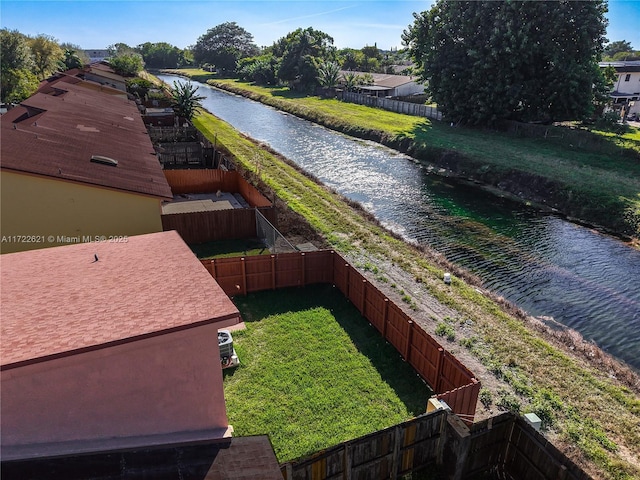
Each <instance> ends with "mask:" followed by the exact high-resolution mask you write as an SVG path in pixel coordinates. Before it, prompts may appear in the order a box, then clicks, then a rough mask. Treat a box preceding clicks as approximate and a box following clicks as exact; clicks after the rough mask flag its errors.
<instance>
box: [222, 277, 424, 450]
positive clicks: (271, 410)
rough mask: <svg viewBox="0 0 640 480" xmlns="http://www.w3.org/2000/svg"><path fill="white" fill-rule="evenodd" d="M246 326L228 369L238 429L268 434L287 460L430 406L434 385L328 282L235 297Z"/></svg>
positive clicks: (231, 405)
mask: <svg viewBox="0 0 640 480" xmlns="http://www.w3.org/2000/svg"><path fill="white" fill-rule="evenodd" d="M234 301H235V303H236V305H237V306H238V308H239V310H240V312H241V313H242V318H243V319H244V320H245V322H246V324H247V328H246V330H244V331H240V332H235V333H234V334H233V335H234V337H233V338H234V347H235V349H236V352H237V353H238V356H239V358H240V362H241V364H240V366H239V367H238V368H237V369H236V370H225V380H224V390H225V399H226V404H227V411H228V415H229V423H230V424H231V425H233V427H234V431H235V434H236V435H242V436H245V435H258V434H264V433H268V434H269V437H270V439H271V443H272V444H273V448H274V450H275V452H276V456H277V458H278V460H279V461H280V462H285V461H289V460H293V459H295V458H299V457H301V456H305V455H310V454H312V453H315V452H317V451H319V450H321V449H323V448H328V447H331V446H333V445H336V444H338V443H341V442H344V441H347V440H351V439H353V438H357V437H359V436H361V435H366V434H368V433H372V432H375V431H377V430H381V429H383V428H387V427H390V426H392V425H396V424H398V423H401V422H403V421H405V420H408V419H410V418H413V417H415V416H417V415H419V414H421V413H423V412H424V410H425V407H426V401H427V398H429V396H430V394H431V393H430V390H429V388H428V387H427V386H426V385H425V384H424V383H423V382H422V381H421V380H420V378H419V377H417V376H416V373H415V371H414V370H413V368H411V367H410V366H409V365H408V364H407V363H405V362H403V361H402V360H401V358H400V355H399V354H398V352H397V351H395V349H394V348H393V347H392V346H391V345H389V344H388V343H386V342H385V341H384V339H383V338H382V337H381V336H380V334H379V333H378V331H377V330H376V329H374V328H372V327H371V326H370V325H369V324H368V323H367V322H366V321H364V320H363V319H362V317H361V315H360V313H359V312H358V310H357V309H356V308H355V307H354V306H353V305H351V304H350V303H349V302H348V301H347V300H346V299H345V298H344V296H343V295H342V294H341V293H340V292H338V291H337V289H335V288H334V287H332V286H330V285H320V286H314V287H307V288H305V289H304V290H300V289H286V290H280V291H272V292H260V293H257V294H250V295H248V296H246V297H236V298H235V300H234Z"/></svg>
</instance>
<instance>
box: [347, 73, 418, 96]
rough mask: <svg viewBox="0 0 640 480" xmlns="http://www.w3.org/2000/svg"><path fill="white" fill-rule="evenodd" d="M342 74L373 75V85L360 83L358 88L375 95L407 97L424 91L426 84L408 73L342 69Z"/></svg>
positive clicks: (362, 91)
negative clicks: (395, 73) (394, 73)
mask: <svg viewBox="0 0 640 480" xmlns="http://www.w3.org/2000/svg"><path fill="white" fill-rule="evenodd" d="M340 73H341V74H342V75H345V74H348V73H355V74H356V75H371V76H372V77H373V85H360V86H358V90H359V91H360V92H361V93H365V94H367V95H371V96H374V97H406V96H409V95H415V94H420V93H424V89H425V86H424V85H423V84H421V83H418V82H417V78H416V77H411V76H407V75H391V74H388V73H366V72H352V71H341V72H340Z"/></svg>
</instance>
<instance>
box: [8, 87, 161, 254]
mask: <svg viewBox="0 0 640 480" xmlns="http://www.w3.org/2000/svg"><path fill="white" fill-rule="evenodd" d="M0 124H1V133H2V145H1V147H0V148H1V156H2V163H1V164H0V182H1V215H2V237H3V241H2V252H3V253H6V252H15V251H22V250H29V249H34V248H43V247H51V246H55V245H64V244H68V243H80V242H82V241H86V240H88V239H91V238H93V237H96V236H110V235H138V234H143V233H151V232H159V231H162V221H161V204H162V202H163V201H164V200H170V199H171V198H172V193H171V189H170V188H169V185H168V183H167V181H166V179H165V177H164V174H163V172H162V167H161V165H160V162H159V161H158V158H157V156H156V155H155V151H154V148H153V144H152V143H151V140H150V139H149V136H148V135H147V131H146V128H145V126H144V124H143V122H142V119H141V117H140V113H139V111H138V108H137V106H136V104H135V103H134V102H133V101H130V100H128V99H127V98H126V95H124V94H123V93H122V92H120V91H119V90H116V89H113V88H111V87H107V86H101V85H99V84H97V83H95V82H91V81H86V80H82V79H80V78H78V77H76V76H73V75H68V76H61V77H60V78H58V80H57V81H55V80H53V81H48V82H45V83H44V84H43V85H41V87H40V90H39V91H38V93H36V94H35V95H33V96H32V97H29V98H28V99H26V100H25V101H23V102H22V103H21V104H20V105H18V106H16V107H15V108H13V109H11V110H9V111H8V112H7V113H5V114H4V115H2V117H1V118H0Z"/></svg>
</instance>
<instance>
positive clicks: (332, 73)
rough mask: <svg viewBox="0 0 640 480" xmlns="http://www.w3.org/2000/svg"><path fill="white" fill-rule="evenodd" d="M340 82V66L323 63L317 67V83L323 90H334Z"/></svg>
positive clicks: (334, 63) (333, 63) (332, 63)
mask: <svg viewBox="0 0 640 480" xmlns="http://www.w3.org/2000/svg"><path fill="white" fill-rule="evenodd" d="M339 80H340V65H338V64H337V63H336V62H324V63H323V64H322V65H320V67H318V83H320V86H322V87H324V88H335V87H336V85H338V81H339Z"/></svg>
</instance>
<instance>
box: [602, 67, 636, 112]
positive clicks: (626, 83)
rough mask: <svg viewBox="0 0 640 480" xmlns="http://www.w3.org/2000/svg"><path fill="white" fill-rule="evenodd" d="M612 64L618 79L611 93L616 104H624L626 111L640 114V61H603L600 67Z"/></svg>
mask: <svg viewBox="0 0 640 480" xmlns="http://www.w3.org/2000/svg"><path fill="white" fill-rule="evenodd" d="M607 66H612V67H613V68H615V70H616V75H617V78H616V81H615V83H614V85H613V90H612V91H611V93H610V96H611V99H612V100H613V104H614V106H620V107H621V106H624V107H625V110H626V113H636V114H640V61H632V62H601V63H600V67H602V68H604V67H607Z"/></svg>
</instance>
